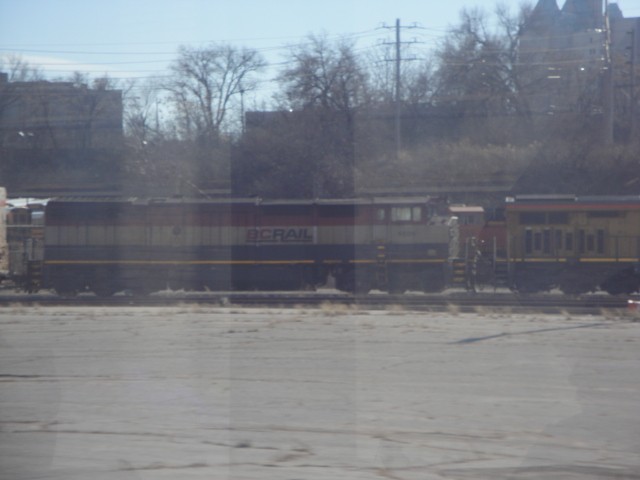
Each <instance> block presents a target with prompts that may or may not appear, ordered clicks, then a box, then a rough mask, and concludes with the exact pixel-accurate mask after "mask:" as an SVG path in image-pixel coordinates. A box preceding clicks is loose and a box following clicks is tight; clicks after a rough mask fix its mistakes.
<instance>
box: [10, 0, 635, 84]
mask: <svg viewBox="0 0 640 480" xmlns="http://www.w3.org/2000/svg"><path fill="white" fill-rule="evenodd" d="M562 2H563V0H558V3H560V4H561V3H562ZM496 3H497V1H488V0H320V1H315V0H314V1H311V0H108V1H105V0H102V1H98V0H0V55H7V54H16V55H19V56H21V57H22V58H24V59H25V60H27V61H28V62H29V63H31V64H32V65H34V66H39V67H40V68H42V69H43V70H45V71H46V72H47V73H48V75H49V76H51V77H65V76H67V77H68V76H69V75H70V74H71V73H72V72H74V71H80V72H85V73H91V74H92V75H94V76H97V75H102V74H105V73H107V74H109V76H111V77H113V78H132V77H147V76H161V75H165V74H166V73H167V65H168V64H169V62H170V61H171V60H173V59H174V58H175V56H176V51H177V48H178V46H179V45H191V46H202V45H206V44H207V43H210V42H226V43H231V44H234V45H238V46H247V47H251V48H255V49H258V50H259V51H261V53H263V55H264V56H265V58H266V59H267V61H268V62H270V63H271V64H277V63H278V62H281V61H282V60H283V59H284V56H285V55H286V53H287V51H288V50H287V45H292V44H296V43H300V42H303V41H304V39H305V37H306V36H307V35H308V34H310V33H314V34H322V33H325V34H327V35H328V36H329V37H330V38H336V39H338V38H340V37H347V38H351V39H353V40H355V41H356V45H357V48H358V49H360V50H363V49H366V48H371V47H372V46H374V45H376V44H377V43H379V42H385V41H387V42H391V41H393V40H394V33H393V31H392V30H391V29H384V28H380V27H382V26H383V25H386V26H389V27H391V26H393V25H394V24H395V20H396V19H397V18H399V19H400V20H401V23H402V25H405V26H415V27H419V28H412V29H403V30H402V40H406V41H415V43H412V44H411V45H407V46H405V47H404V48H405V49H407V54H408V55H411V56H414V57H422V56H426V54H427V53H428V52H429V51H430V50H431V49H433V47H434V46H435V45H436V44H437V42H438V40H439V39H441V38H442V37H443V35H444V34H445V33H446V31H447V28H448V27H450V26H451V25H453V24H455V23H457V21H458V19H459V13H460V10H461V9H462V8H463V7H469V8H472V7H482V8H485V9H487V10H488V11H491V10H492V9H493V7H494V6H495V4H496ZM502 3H504V4H506V5H508V6H509V7H510V8H511V9H512V11H514V12H515V11H516V10H517V8H518V6H519V5H520V4H521V3H522V2H521V0H503V2H502ZM531 3H533V0H531ZM617 3H618V5H619V6H620V8H621V9H622V11H623V13H624V14H625V16H628V17H630V16H640V0H618V2H617Z"/></svg>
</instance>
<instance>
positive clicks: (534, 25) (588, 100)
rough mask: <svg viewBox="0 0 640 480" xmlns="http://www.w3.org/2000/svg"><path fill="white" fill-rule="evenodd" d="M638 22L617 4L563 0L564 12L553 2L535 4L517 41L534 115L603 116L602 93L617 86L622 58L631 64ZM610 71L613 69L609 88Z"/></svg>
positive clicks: (523, 82) (603, 95)
mask: <svg viewBox="0 0 640 480" xmlns="http://www.w3.org/2000/svg"><path fill="white" fill-rule="evenodd" d="M639 20H640V19H638V18H625V17H624V15H623V13H622V11H621V10H620V8H619V6H618V5H617V4H616V3H610V4H608V6H607V9H606V11H605V2H604V1H603V0H566V1H565V3H564V5H563V7H562V8H559V7H558V5H557V3H556V0H538V2H537V4H536V5H535V7H534V9H533V11H532V13H531V16H530V17H529V19H528V21H527V23H526V24H525V25H524V27H523V30H522V33H521V36H520V39H519V40H520V45H519V66H520V73H521V75H520V78H521V79H522V87H523V91H525V92H527V95H528V101H529V106H530V110H531V112H532V114H533V115H534V116H535V115H561V114H563V113H578V114H586V115H598V114H602V113H603V109H604V108H606V107H607V105H606V102H607V100H606V96H607V91H606V89H611V92H613V91H614V90H615V89H616V88H617V86H620V84H621V73H622V72H620V71H619V69H620V66H621V64H625V62H624V61H623V62H621V61H620V60H621V59H627V60H629V61H630V60H632V59H630V57H629V55H630V53H631V49H630V48H629V47H630V46H631V41H632V38H633V35H632V34H631V33H630V32H632V31H634V29H635V31H638V29H637V27H638V25H639ZM636 41H637V35H636ZM639 50H640V49H638V48H636V49H635V57H636V58H635V61H636V64H637V58H638V54H639ZM616 58H617V59H618V62H617V63H616ZM630 63H631V62H630ZM609 68H613V69H615V70H616V71H615V72H614V73H613V77H612V81H611V82H610V83H609V84H607V80H606V74H607V70H608V69H609ZM627 83H628V82H627Z"/></svg>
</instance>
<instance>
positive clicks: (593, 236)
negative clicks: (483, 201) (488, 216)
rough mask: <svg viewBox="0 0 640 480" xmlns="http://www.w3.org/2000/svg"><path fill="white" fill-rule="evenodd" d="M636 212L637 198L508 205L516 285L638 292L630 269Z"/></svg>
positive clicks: (637, 251) (635, 253) (636, 251)
mask: <svg viewBox="0 0 640 480" xmlns="http://www.w3.org/2000/svg"><path fill="white" fill-rule="evenodd" d="M639 216H640V200H639V199H638V198H637V197H575V198H572V199H562V200H548V201H522V202H519V203H518V202H517V201H516V202H515V203H513V204H511V205H508V206H507V223H508V234H509V248H510V261H511V262H512V270H513V276H512V277H513V283H514V286H515V288H517V289H518V290H522V291H535V290H550V289H552V288H560V289H561V290H562V291H563V292H565V293H583V292H588V291H594V290H596V289H598V288H601V289H604V290H606V291H608V292H610V293H623V292H632V291H635V290H637V288H638V282H637V281H636V279H635V278H634V276H635V274H634V273H633V272H634V270H636V269H637V267H636V265H637V263H638V261H639V260H640V240H639V238H640V233H639V232H640V229H639V227H640V225H639V220H638V219H639ZM616 278H617V279H616ZM612 279H613V280H612Z"/></svg>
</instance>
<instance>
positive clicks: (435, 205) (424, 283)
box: [43, 197, 458, 296]
mask: <svg viewBox="0 0 640 480" xmlns="http://www.w3.org/2000/svg"><path fill="white" fill-rule="evenodd" d="M45 217H46V227H45V255H44V264H43V271H44V273H43V282H44V286H45V287H46V288H52V289H54V290H55V291H56V292H58V293H60V294H63V295H72V294H75V293H77V292H84V291H92V292H95V293H96V294H97V295H101V296H108V295H112V294H114V293H115V292H118V291H122V290H128V291H131V292H133V293H140V294H143V293H149V292H151V291H156V290H162V289H166V288H171V289H191V290H207V289H210V290H226V289H236V290H247V289H259V290H264V289H269V290H273V289H283V290H292V289H312V288H315V287H318V286H321V285H324V284H326V283H327V282H328V281H329V280H330V279H331V278H333V280H334V281H335V286H336V288H338V289H340V290H343V291H348V292H367V291H369V290H371V289H378V290H382V291H390V292H402V291H405V290H409V289H411V290H421V291H438V290H441V289H442V288H443V287H444V286H445V283H446V281H447V275H448V272H449V265H450V260H451V258H452V257H453V256H455V254H456V252H457V251H458V245H457V238H458V227H457V222H456V219H455V217H452V216H451V215H450V214H449V213H448V211H447V207H446V205H445V204H444V202H442V201H439V200H437V199H434V198H429V197H412V198H397V199H390V198H370V199H345V200H315V201H267V200H260V199H234V200H229V199H220V200H215V199H213V200H209V199H207V200H205V199H184V198H150V199H141V198H128V199H105V198H68V199H56V200H53V201H50V202H49V203H48V204H47V207H46V213H45Z"/></svg>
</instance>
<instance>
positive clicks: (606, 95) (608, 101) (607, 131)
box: [602, 0, 613, 145]
mask: <svg viewBox="0 0 640 480" xmlns="http://www.w3.org/2000/svg"><path fill="white" fill-rule="evenodd" d="M604 34H605V65H604V75H603V78H602V111H603V122H602V123H603V125H602V126H603V135H602V137H603V138H602V139H603V142H604V143H605V145H610V144H612V143H613V61H612V58H611V25H610V22H609V1H608V0H605V10H604Z"/></svg>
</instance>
